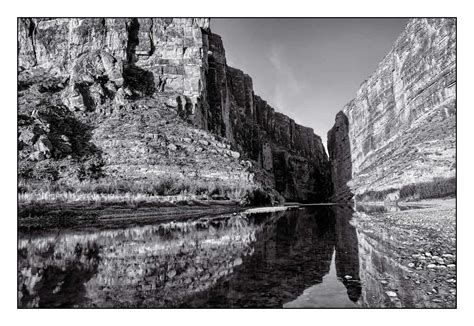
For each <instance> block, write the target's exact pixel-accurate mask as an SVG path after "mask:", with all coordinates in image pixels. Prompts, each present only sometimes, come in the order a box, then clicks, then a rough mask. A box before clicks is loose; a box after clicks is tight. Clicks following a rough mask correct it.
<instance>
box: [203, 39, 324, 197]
mask: <svg viewBox="0 0 474 326" xmlns="http://www.w3.org/2000/svg"><path fill="white" fill-rule="evenodd" d="M208 39H209V56H208V62H209V69H208V71H207V87H208V103H209V108H210V109H209V112H208V116H207V121H208V125H207V128H208V129H209V130H210V131H212V132H214V133H216V134H218V135H221V136H222V137H225V138H227V139H229V140H230V141H231V142H232V143H233V144H234V145H235V146H236V148H237V149H238V150H239V151H241V152H244V153H246V154H247V156H248V157H249V158H250V159H251V160H253V161H255V162H257V164H258V166H260V167H261V168H262V171H263V174H265V175H266V176H267V178H265V180H267V181H269V182H270V183H271V184H272V186H273V187H275V188H276V189H277V190H278V191H279V192H280V193H281V194H283V196H284V197H285V198H287V199H290V200H306V201H318V200H324V199H326V198H327V197H328V195H329V194H330V192H331V184H330V176H329V164H328V158H327V155H326V152H325V150H324V147H323V145H322V142H321V138H320V137H319V136H317V135H315V134H314V132H313V130H312V129H311V128H307V127H303V126H300V125H298V124H296V123H295V121H294V120H292V119H290V118H289V117H287V116H285V115H284V114H281V113H279V112H275V110H274V109H273V108H272V107H271V106H270V105H268V104H267V102H266V101H264V100H263V99H261V98H260V97H259V96H257V95H255V94H254V91H253V84H252V79H251V78H250V76H248V75H247V74H245V73H243V72H242V71H240V70H238V69H235V68H232V67H229V66H227V64H226V60H225V50H224V47H223V44H222V40H221V38H220V37H219V36H218V35H216V34H212V33H211V34H209V38H208Z"/></svg>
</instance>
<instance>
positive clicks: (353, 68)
mask: <svg viewBox="0 0 474 326" xmlns="http://www.w3.org/2000/svg"><path fill="white" fill-rule="evenodd" d="M407 21H408V19H393V18H391V19H387V18H386V19H367V18H366V19H344V18H339V19H329V18H326V19H321V18H320V19H278V18H272V19H269V18H266V19H261V18H260V19H248V18H247V19H236V18H232V19H229V18H225V19H224V18H212V19H211V31H212V32H213V33H215V34H218V35H220V36H221V37H222V40H223V42H224V48H225V51H226V58H227V64H228V65H229V66H231V67H234V68H238V69H240V70H243V71H244V72H245V73H247V74H248V75H250V76H251V77H252V80H253V88H254V91H255V94H257V95H259V96H260V97H261V98H263V99H264V100H266V101H267V102H268V103H269V104H270V105H271V106H272V107H273V108H274V109H275V110H277V111H279V112H282V113H284V114H286V115H288V116H289V117H291V118H293V119H294V120H295V121H296V122H297V123H299V124H301V125H304V126H308V127H311V128H313V129H314V132H315V133H316V134H318V135H320V136H321V138H322V140H323V144H324V146H325V147H326V141H327V132H328V131H329V129H331V128H332V126H333V124H334V119H335V116H336V114H337V112H339V111H340V110H342V109H343V107H344V105H345V104H347V103H348V102H349V101H350V100H351V99H353V98H354V97H355V95H356V92H357V90H358V88H359V86H360V85H361V84H362V82H363V81H364V80H366V79H367V78H368V77H369V76H370V75H371V74H372V73H373V72H374V71H375V70H376V68H377V66H378V64H379V62H380V61H382V59H383V58H384V57H385V55H386V54H387V53H388V52H389V51H390V49H391V48H392V45H393V43H394V42H395V41H396V39H397V37H398V36H399V35H400V34H401V33H402V31H403V29H404V27H405V24H406V23H407Z"/></svg>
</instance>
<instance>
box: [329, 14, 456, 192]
mask: <svg viewBox="0 0 474 326" xmlns="http://www.w3.org/2000/svg"><path fill="white" fill-rule="evenodd" d="M455 137H456V20H455V19H444V18H433V19H413V20H410V21H409V22H408V24H407V26H406V28H405V31H404V32H403V33H402V34H401V35H400V36H399V38H398V39H397V41H396V42H395V44H394V46H393V48H392V50H391V51H390V52H389V53H388V54H387V56H386V57H385V58H384V59H383V60H382V62H381V63H380V64H379V66H378V68H377V70H376V71H375V72H374V73H373V74H372V76H370V77H369V78H368V79H367V80H366V81H364V82H363V83H362V85H361V86H360V88H359V90H358V91H357V95H356V97H355V98H354V99H353V100H352V101H350V102H349V103H348V104H347V105H346V106H345V107H344V108H343V110H342V111H341V112H340V113H339V114H338V115H337V117H336V122H335V125H334V127H333V128H332V129H331V130H330V131H329V132H328V150H329V156H330V161H331V169H332V175H333V184H334V188H335V193H336V198H339V199H347V198H349V197H350V193H352V194H363V193H366V192H368V191H382V190H390V189H393V190H394V194H393V197H394V198H395V197H397V196H398V194H397V189H400V188H401V187H402V186H404V185H407V184H416V183H420V182H430V181H432V180H433V179H435V178H437V177H439V178H450V177H454V176H455V169H456V167H455V165H456V161H455V149H456V141H455Z"/></svg>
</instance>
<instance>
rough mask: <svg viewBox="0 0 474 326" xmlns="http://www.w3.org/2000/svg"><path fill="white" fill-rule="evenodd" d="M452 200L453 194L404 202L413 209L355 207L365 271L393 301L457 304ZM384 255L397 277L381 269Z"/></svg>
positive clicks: (414, 304)
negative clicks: (396, 270)
mask: <svg viewBox="0 0 474 326" xmlns="http://www.w3.org/2000/svg"><path fill="white" fill-rule="evenodd" d="M455 203H456V199H455V198H448V199H436V200H422V201H416V202H406V203H404V204H406V205H407V206H410V205H415V204H416V206H417V208H416V209H415V208H413V209H411V208H408V209H406V210H400V211H395V212H390V211H388V212H381V213H370V214H367V213H364V212H357V213H356V219H354V224H355V225H356V228H357V230H358V238H359V242H360V243H361V248H364V250H366V251H367V253H366V255H361V257H371V258H370V260H371V261H370V264H369V263H368V264H367V265H368V266H372V271H371V273H370V274H371V275H372V276H373V281H374V283H375V282H378V285H379V286H381V288H382V289H383V291H384V292H385V294H386V296H387V298H388V299H389V300H390V302H392V306H394V307H397V306H405V307H407V306H409V307H430V308H453V307H456V275H457V274H456V267H457V261H456V255H457V252H456V209H455ZM420 206H421V207H420ZM374 257H378V258H377V259H375V258H374ZM367 259H368V258H367ZM384 260H390V261H391V263H396V264H397V265H398V266H399V273H400V276H399V278H398V279H395V278H393V276H392V275H393V273H392V275H391V274H390V273H388V272H387V271H386V270H385V269H384V267H383V266H386V264H383V261H384ZM375 261H378V262H379V263H375ZM380 262H382V263H380ZM379 265H380V266H379ZM373 266H376V267H373ZM377 266H378V267H377ZM367 268H368V267H367ZM369 269H370V268H369ZM400 279H402V282H401V281H400ZM413 293H416V296H414V295H413Z"/></svg>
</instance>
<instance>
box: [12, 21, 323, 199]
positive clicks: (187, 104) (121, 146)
mask: <svg viewBox="0 0 474 326" xmlns="http://www.w3.org/2000/svg"><path fill="white" fill-rule="evenodd" d="M18 33H19V34H18V63H19V65H18V82H19V94H18V97H19V130H18V134H19V139H18V143H19V145H18V147H19V149H20V153H19V160H20V175H21V177H22V178H26V179H28V178H33V177H37V178H40V179H42V178H43V176H42V173H43V172H44V174H45V175H44V178H48V179H53V180H55V179H61V178H69V179H70V178H71V177H73V176H74V174H75V173H76V172H75V171H84V173H82V174H84V175H85V176H84V175H81V178H84V177H93V178H98V177H101V176H103V175H105V176H111V177H119V178H121V179H126V180H134V181H136V180H141V181H145V182H146V181H149V180H153V178H154V177H155V176H165V175H166V176H171V175H176V176H179V177H181V178H189V177H192V178H197V179H199V180H201V179H205V180H215V179H219V180H228V181H229V182H233V183H242V184H243V185H244V186H247V185H253V184H255V182H257V181H258V182H259V183H260V184H262V185H263V186H265V187H266V188H267V189H268V188H271V189H275V188H276V189H277V190H278V191H279V192H280V193H281V194H282V195H283V196H284V197H285V198H287V199H289V200H305V201H321V200H325V199H326V198H327V197H328V194H329V193H330V181H329V168H328V158H327V155H326V153H325V151H324V148H323V145H322V143H321V139H320V137H319V136H317V135H315V134H314V133H313V130H312V129H310V128H306V127H303V126H300V125H298V124H296V123H295V122H294V121H293V120H292V119H290V118H289V117H287V116H285V115H283V114H281V113H278V112H275V110H274V109H273V108H271V107H270V106H269V105H268V104H267V103H266V102H265V101H264V100H262V99H261V98H259V97H258V96H256V95H255V94H254V92H253V86H252V79H251V78H250V77H249V76H248V75H246V74H244V73H243V72H242V71H240V70H238V69H235V68H231V67H229V66H227V64H226V59H225V51H224V47H223V44H222V41H221V39H220V37H219V36H217V35H215V34H212V33H211V32H210V28H209V19H191V18H189V19H174V18H117V19H113V18H105V19H104V18H97V19H95V18H85V19H82V18H81V19H79V18H77V19H46V18H39V19H35V18H33V19H29V18H27V19H19V20H18ZM198 129H200V130H204V131H209V132H211V133H213V135H210V134H207V133H204V134H201V133H199V131H198ZM231 146H232V149H231ZM39 167H41V171H43V172H41V173H39V172H38V171H39ZM71 167H74V168H73V169H72V168H71ZM52 171H59V172H57V173H56V172H55V173H53V172H52ZM150 178H151V179H150ZM254 180H256V181H254Z"/></svg>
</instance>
